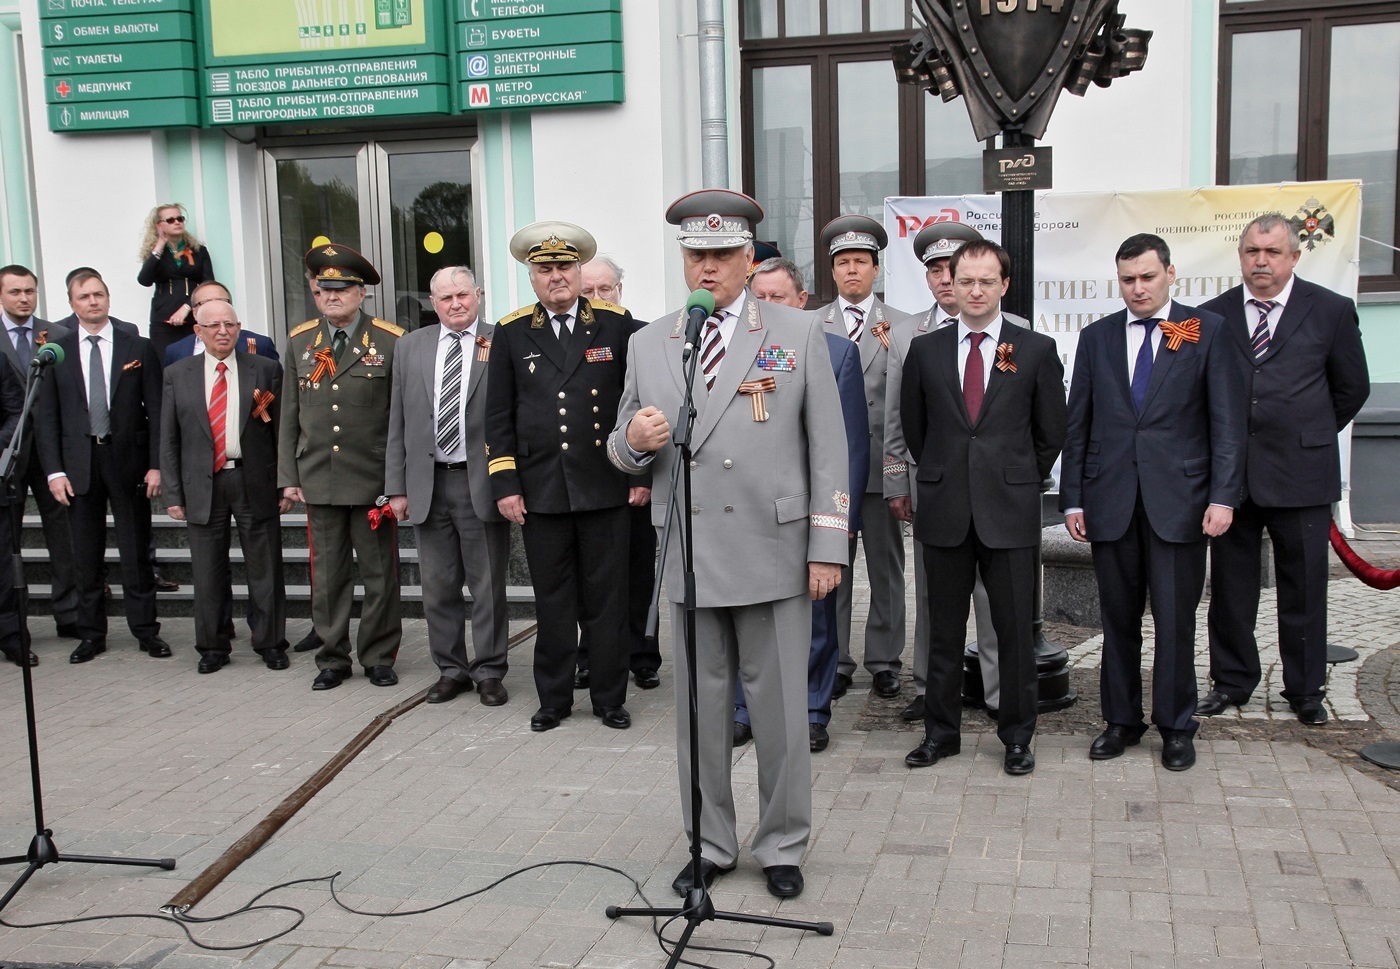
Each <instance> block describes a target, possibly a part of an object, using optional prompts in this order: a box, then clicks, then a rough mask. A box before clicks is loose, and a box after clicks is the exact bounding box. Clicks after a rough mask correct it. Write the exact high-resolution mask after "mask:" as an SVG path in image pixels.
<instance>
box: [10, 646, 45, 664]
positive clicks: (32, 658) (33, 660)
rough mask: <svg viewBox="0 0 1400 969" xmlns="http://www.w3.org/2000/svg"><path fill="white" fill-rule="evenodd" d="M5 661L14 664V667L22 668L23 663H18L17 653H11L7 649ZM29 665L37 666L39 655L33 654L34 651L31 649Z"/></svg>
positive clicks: (18, 655)
mask: <svg viewBox="0 0 1400 969" xmlns="http://www.w3.org/2000/svg"><path fill="white" fill-rule="evenodd" d="M5 659H7V660H9V661H10V662H11V663H14V664H15V665H16V666H24V663H22V662H21V661H20V654H19V653H12V652H10V651H9V650H8V649H7V650H5ZM29 665H30V666H38V665H39V654H38V653H36V652H34V650H32V649H31V650H30V651H29Z"/></svg>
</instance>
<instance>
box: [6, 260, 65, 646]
mask: <svg viewBox="0 0 1400 969" xmlns="http://www.w3.org/2000/svg"><path fill="white" fill-rule="evenodd" d="M38 302H39V279H38V277H37V276H35V275H34V273H32V272H30V271H29V270H28V269H26V268H25V267H23V266H5V267H3V268H0V325H3V326H4V328H5V335H6V336H7V337H8V339H3V340H0V351H2V352H3V353H4V355H5V358H6V359H7V360H8V361H9V363H10V368H11V370H12V372H13V373H14V375H15V377H16V378H17V379H18V381H19V385H20V388H21V393H22V392H23V388H24V386H25V383H26V381H27V380H28V378H29V363H30V361H31V360H33V358H34V351H35V349H36V348H37V347H39V346H42V345H43V344H44V343H47V342H48V341H49V340H57V339H58V338H59V337H61V336H63V335H64V334H65V333H67V332H68V331H67V330H66V329H65V328H63V327H59V326H56V325H55V324H52V323H50V322H48V321H47V320H41V319H39V318H38V317H37V316H35V315H34V310H35V307H37V306H38ZM21 406H22V405H21ZM32 423H33V422H32V421H31V425H32ZM4 443H9V439H8V438H7V439H5V441H4ZM33 453H34V435H33V433H32V431H31V429H30V428H25V432H24V442H23V444H22V446H21V448H20V454H19V459H18V464H17V465H16V470H15V477H14V483H15V494H16V497H17V498H18V500H17V501H15V502H14V503H12V504H11V505H10V511H11V512H12V513H13V517H14V521H13V522H12V523H11V527H12V528H14V529H16V530H19V529H22V528H23V527H24V498H25V496H26V494H31V493H32V494H33V495H34V503H35V504H36V505H37V506H38V508H39V518H40V520H41V521H42V522H43V527H44V544H45V545H46V546H47V547H48V550H49V570H50V574H51V575H52V577H53V578H52V581H51V586H50V589H51V591H50V596H49V602H50V604H51V605H52V607H53V619H54V625H55V627H56V628H57V632H58V635H60V636H62V637H65V638H68V639H77V638H78V587H77V584H76V583H75V581H74V578H73V533H72V530H71V529H70V527H69V525H68V509H66V508H64V507H63V506H62V505H60V504H59V503H58V502H57V501H55V500H54V497H53V495H52V494H50V493H49V484H48V481H47V480H46V479H45V477H44V469H43V468H42V467H40V465H39V462H38V460H37V459H35V458H34V457H33ZM4 548H8V546H4ZM38 660H39V654H38V653H31V654H30V662H32V663H36V664H37V663H38Z"/></svg>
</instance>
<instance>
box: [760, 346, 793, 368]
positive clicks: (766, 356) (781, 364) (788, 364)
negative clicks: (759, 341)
mask: <svg viewBox="0 0 1400 969" xmlns="http://www.w3.org/2000/svg"><path fill="white" fill-rule="evenodd" d="M755 363H757V365H758V369H759V370H772V371H776V372H779V373H792V372H793V371H794V370H796V369H797V354H796V353H795V352H794V351H792V350H784V349H783V348H782V347H780V346H778V344H776V343H775V344H773V345H772V346H768V347H764V348H763V349H762V350H760V351H758V358H757V359H756V360H755Z"/></svg>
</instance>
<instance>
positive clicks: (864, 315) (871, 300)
mask: <svg viewBox="0 0 1400 969" xmlns="http://www.w3.org/2000/svg"><path fill="white" fill-rule="evenodd" d="M836 305H837V306H838V307H840V309H841V322H842V323H843V324H844V325H845V327H846V332H847V333H850V332H851V314H850V313H847V312H846V307H848V306H854V307H855V308H856V309H858V310H860V319H861V324H860V325H861V329H865V328H866V327H867V326H868V325H873V323H872V321H871V319H870V312H871V310H873V309H874V308H875V293H874V292H873V291H872V292H871V293H870V295H869V296H867V297H865V299H863V300H861V301H860V302H859V303H852V302H851V301H850V300H848V299H846V297H844V296H837V297H836Z"/></svg>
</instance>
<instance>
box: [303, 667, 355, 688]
mask: <svg viewBox="0 0 1400 969" xmlns="http://www.w3.org/2000/svg"><path fill="white" fill-rule="evenodd" d="M349 676H350V674H349V673H342V672H340V670H322V671H321V672H319V673H317V674H316V679H315V680H314V681H313V682H312V684H311V689H313V690H334V689H335V688H336V687H338V686H340V681H341V680H344V679H347V678H348V677H349Z"/></svg>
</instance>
